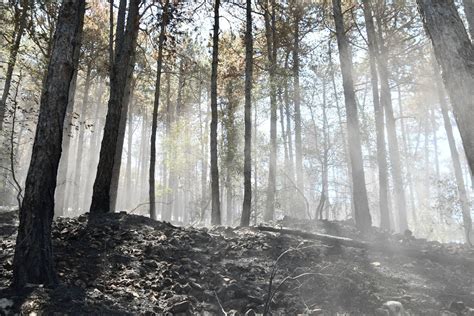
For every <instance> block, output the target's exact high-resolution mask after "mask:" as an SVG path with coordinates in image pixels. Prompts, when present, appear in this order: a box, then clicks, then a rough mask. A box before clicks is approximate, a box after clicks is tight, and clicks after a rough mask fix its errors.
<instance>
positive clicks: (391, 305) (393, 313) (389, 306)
mask: <svg viewBox="0 0 474 316" xmlns="http://www.w3.org/2000/svg"><path fill="white" fill-rule="evenodd" d="M382 308H383V309H385V310H387V311H388V314H387V315H390V316H404V315H405V310H404V308H403V305H402V303H400V302H398V301H387V302H385V303H384V304H383V305H382Z"/></svg>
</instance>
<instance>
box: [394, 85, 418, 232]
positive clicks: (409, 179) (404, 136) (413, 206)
mask: <svg viewBox="0 0 474 316" xmlns="http://www.w3.org/2000/svg"><path fill="white" fill-rule="evenodd" d="M398 112H399V113H400V126H401V130H402V139H403V151H404V153H405V161H409V159H411V158H410V156H411V154H410V150H409V147H408V139H407V132H406V128H405V120H404V119H403V108H402V94H401V90H400V85H399V86H398ZM406 168H407V182H408V192H409V194H410V207H411V212H412V217H413V224H414V225H416V220H415V219H416V211H417V208H416V203H415V202H416V201H415V192H414V189H413V179H412V169H411V164H410V163H406Z"/></svg>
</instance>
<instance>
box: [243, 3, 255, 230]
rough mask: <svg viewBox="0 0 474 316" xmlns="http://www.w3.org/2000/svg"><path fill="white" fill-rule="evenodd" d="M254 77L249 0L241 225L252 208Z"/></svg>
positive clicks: (244, 223) (246, 40)
mask: <svg viewBox="0 0 474 316" xmlns="http://www.w3.org/2000/svg"><path fill="white" fill-rule="evenodd" d="M252 77H253V38H252V1H250V0H247V4H246V29H245V113H244V124H245V131H244V139H245V144H244V202H243V205H242V217H241V219H240V226H249V225H250V214H251V210H252Z"/></svg>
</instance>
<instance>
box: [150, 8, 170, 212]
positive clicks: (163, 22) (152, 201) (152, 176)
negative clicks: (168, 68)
mask: <svg viewBox="0 0 474 316" xmlns="http://www.w3.org/2000/svg"><path fill="white" fill-rule="evenodd" d="M168 6H169V0H165V3H164V5H163V13H162V18H161V27H160V35H159V38H158V57H157V60H156V84H155V100H154V102H153V115H152V124H151V137H150V172H149V179H148V181H149V199H150V217H151V218H152V219H155V220H156V219H157V216H156V204H155V163H156V127H157V124H158V106H159V104H160V91H161V89H160V87H161V72H162V68H163V45H164V42H165V32H166V24H167V23H168Z"/></svg>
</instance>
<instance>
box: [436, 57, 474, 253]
mask: <svg viewBox="0 0 474 316" xmlns="http://www.w3.org/2000/svg"><path fill="white" fill-rule="evenodd" d="M433 70H434V75H435V78H436V90H437V91H438V97H439V104H440V107H441V114H442V116H443V122H444V129H445V130H446V136H447V138H448V144H449V151H450V152H451V160H452V161H453V167H454V176H455V178H456V185H457V187H458V193H459V201H460V202H461V209H462V219H463V224H464V232H465V241H466V243H467V244H469V245H471V246H472V243H473V240H472V236H471V233H472V218H471V209H470V205H469V197H468V193H467V190H466V185H465V183H464V178H463V174H462V168H461V161H460V159H459V153H458V149H457V147H456V141H455V140H454V133H453V127H452V125H451V120H450V118H449V112H448V105H447V104H446V96H445V94H444V88H443V86H442V84H441V78H440V76H439V68H438V65H437V64H436V61H435V60H433Z"/></svg>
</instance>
